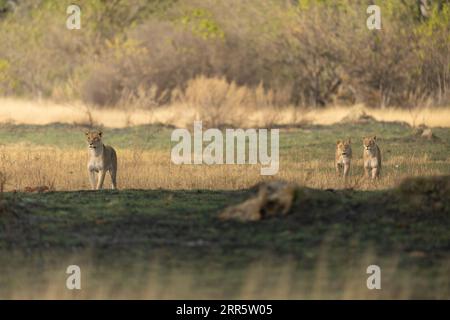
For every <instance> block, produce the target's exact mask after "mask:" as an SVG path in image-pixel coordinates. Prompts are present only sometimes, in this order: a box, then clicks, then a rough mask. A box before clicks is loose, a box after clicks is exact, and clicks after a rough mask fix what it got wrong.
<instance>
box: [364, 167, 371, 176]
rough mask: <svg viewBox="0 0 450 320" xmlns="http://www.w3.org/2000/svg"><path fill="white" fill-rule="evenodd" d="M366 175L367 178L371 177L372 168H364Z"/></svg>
mask: <svg viewBox="0 0 450 320" xmlns="http://www.w3.org/2000/svg"><path fill="white" fill-rule="evenodd" d="M364 175H365V177H366V178H369V177H370V168H369V167H364Z"/></svg>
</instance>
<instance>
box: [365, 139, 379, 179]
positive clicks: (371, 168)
mask: <svg viewBox="0 0 450 320" xmlns="http://www.w3.org/2000/svg"><path fill="white" fill-rule="evenodd" d="M376 141H377V137H376V136H374V137H373V138H364V139H363V145H364V156H363V157H364V171H365V175H366V177H371V178H372V179H375V178H378V177H379V176H380V171H381V151H380V148H378V145H377V143H376Z"/></svg>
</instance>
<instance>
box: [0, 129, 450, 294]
mask: <svg viewBox="0 0 450 320" xmlns="http://www.w3.org/2000/svg"><path fill="white" fill-rule="evenodd" d="M84 130H85V128H84V127H83V126H80V125H71V124H48V125H25V124H23V125H18V124H2V125H1V126H0V141H1V143H2V145H1V147H0V157H1V168H0V171H1V172H3V173H4V174H5V184H4V191H5V192H4V193H3V194H2V202H1V205H2V206H1V208H0V213H1V215H0V217H1V219H0V248H1V249H0V252H1V261H2V263H1V264H0V271H1V273H0V274H1V275H2V276H1V277H0V297H1V298H144V299H147V298H290V299H293V298H307V299H308V298H344V299H345V298H357V299H364V298H369V299H378V298H440V299H449V298H450V276H449V274H450V232H449V230H450V203H449V199H450V197H449V195H450V191H449V190H450V186H449V178H448V177H449V175H450V153H449V150H450V148H449V144H450V129H449V128H446V127H436V128H433V133H434V134H435V135H436V137H437V138H436V139H434V140H431V141H429V140H426V139H422V138H420V137H419V136H417V135H416V132H415V129H414V128H412V127H411V126H409V125H408V124H406V123H400V122H397V123H387V122H376V121H369V123H366V124H362V123H336V124H333V125H313V124H310V125H308V124H304V125H302V126H298V127H291V128H282V129H281V130H280V171H279V173H278V175H277V176H276V177H275V178H280V179H284V180H288V181H292V182H295V183H297V184H299V185H300V186H301V188H300V189H299V190H298V191H297V196H296V201H295V205H294V207H293V209H292V212H291V214H290V215H289V216H287V217H285V218H274V219H269V220H263V221H260V222H251V223H242V222H233V221H220V220H219V219H217V214H218V212H219V211H220V210H221V209H223V208H225V207H226V206H228V205H230V204H234V203H238V202H239V201H242V200H244V199H246V198H247V197H248V196H249V195H251V194H252V193H253V192H254V189H252V188H251V187H252V186H253V185H255V184H256V183H258V182H260V181H261V180H264V179H272V178H267V177H266V178H262V177H261V176H260V175H259V166H250V165H241V166H237V165H228V166H227V165H222V166H206V165H200V166H188V165H184V166H176V165H174V164H171V162H170V150H171V146H172V145H174V144H173V143H171V142H170V134H171V132H172V128H171V127H167V126H162V125H140V126H130V127H125V128H103V132H104V140H105V143H107V144H111V145H113V146H114V147H115V148H116V149H117V151H118V157H119V176H118V183H119V188H120V190H118V191H111V190H104V191H101V192H91V191H86V189H87V188H88V179H87V173H86V168H85V167H86V160H87V154H86V150H85V142H84V134H83V131H84ZM343 132H345V135H343ZM374 134H376V135H377V136H378V144H379V146H380V148H381V150H382V152H383V171H382V177H381V179H380V180H379V181H377V182H371V181H367V180H365V179H363V178H362V172H363V170H362V160H361V158H362V146H361V138H362V137H363V136H365V135H374ZM346 137H350V138H352V141H353V153H354V162H353V168H352V171H351V177H350V179H349V180H348V182H347V183H344V182H343V181H342V179H340V178H338V177H336V175H335V172H334V166H333V159H334V146H335V141H336V139H340V138H346ZM416 176H441V178H436V179H437V180H435V181H434V180H423V181H421V180H419V181H416V180H412V181H410V182H407V183H404V184H403V185H401V181H402V180H403V179H404V178H407V177H416ZM43 185H45V186H49V187H50V188H51V190H52V191H51V192H48V193H39V194H38V193H24V192H21V191H23V190H24V189H25V188H26V187H35V186H43ZM106 185H107V186H109V180H108V179H107V180H106ZM399 185H400V186H399ZM14 191H17V192H14ZM70 264H76V265H79V266H80V267H81V270H82V290H81V291H77V292H73V291H69V290H67V289H66V288H65V280H66V277H67V275H66V274H65V270H66V268H67V266H68V265H70ZM371 264H375V265H379V266H380V267H381V270H382V290H368V289H367V287H366V280H367V277H368V276H369V275H368V274H366V268H367V267H368V266H369V265H371Z"/></svg>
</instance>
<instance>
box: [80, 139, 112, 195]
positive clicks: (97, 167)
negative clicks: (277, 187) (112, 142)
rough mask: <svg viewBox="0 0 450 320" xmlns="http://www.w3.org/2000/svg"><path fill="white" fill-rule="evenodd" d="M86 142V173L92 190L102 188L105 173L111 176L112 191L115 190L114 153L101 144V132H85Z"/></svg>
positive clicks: (110, 148)
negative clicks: (87, 158) (87, 157)
mask: <svg viewBox="0 0 450 320" xmlns="http://www.w3.org/2000/svg"><path fill="white" fill-rule="evenodd" d="M86 138H87V142H88V150H89V160H88V164H87V167H88V172H89V181H90V183H91V188H92V190H95V189H97V190H99V189H101V188H102V187H103V181H105V174H106V171H109V174H110V175H111V182H112V189H116V187H117V184H116V175H117V155H116V151H115V150H114V149H113V148H112V147H110V146H105V145H104V144H103V142H102V132H101V131H94V132H90V131H88V132H86ZM96 173H98V174H99V177H98V182H97V183H96V181H95V180H96V179H95V174H96Z"/></svg>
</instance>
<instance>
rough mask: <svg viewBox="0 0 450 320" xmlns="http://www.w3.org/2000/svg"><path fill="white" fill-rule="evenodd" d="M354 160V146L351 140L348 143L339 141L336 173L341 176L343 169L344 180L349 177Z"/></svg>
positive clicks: (337, 144) (337, 143)
mask: <svg viewBox="0 0 450 320" xmlns="http://www.w3.org/2000/svg"><path fill="white" fill-rule="evenodd" d="M351 160H352V146H351V140H350V139H348V140H346V141H341V140H338V141H337V142H336V157H335V167H336V173H338V174H341V171H342V169H343V171H344V172H343V176H344V178H345V177H347V176H348V172H349V171H350V162H351Z"/></svg>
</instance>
